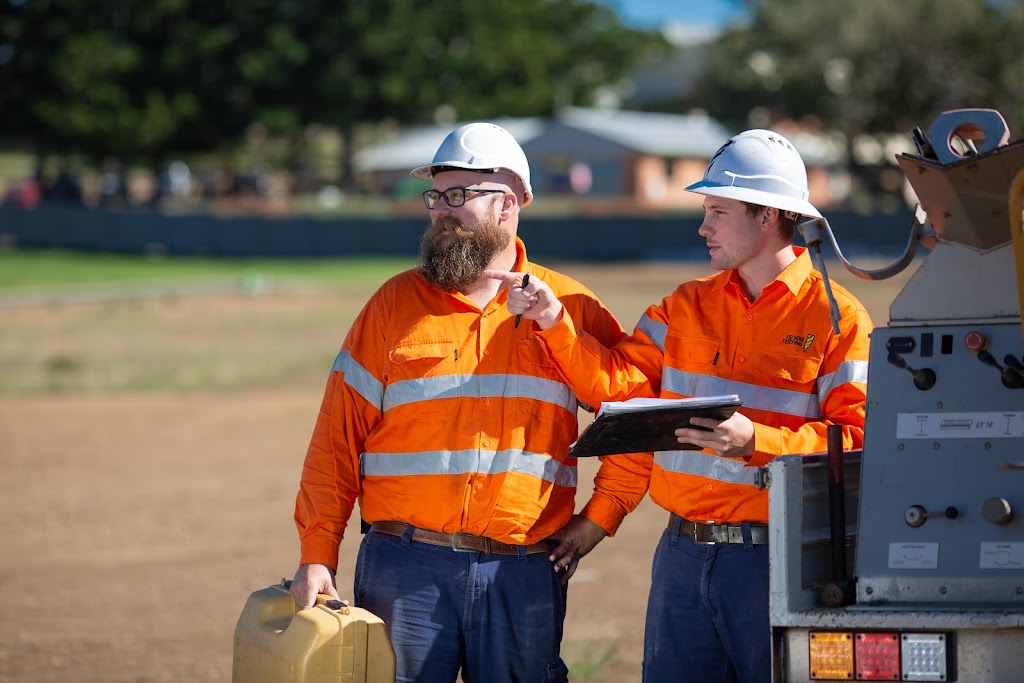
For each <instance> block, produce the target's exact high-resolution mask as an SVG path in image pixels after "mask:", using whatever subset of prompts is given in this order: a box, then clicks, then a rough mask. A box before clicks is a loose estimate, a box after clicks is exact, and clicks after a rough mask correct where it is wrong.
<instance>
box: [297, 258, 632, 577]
mask: <svg viewBox="0 0 1024 683" xmlns="http://www.w3.org/2000/svg"><path fill="white" fill-rule="evenodd" d="M516 245H517V259H516V264H515V270H516V271H520V272H527V273H530V274H531V275H532V276H535V277H537V278H539V279H541V280H543V281H544V282H546V283H547V284H548V285H550V286H551V288H552V290H553V291H554V292H555V294H556V295H557V296H558V297H559V299H560V300H561V301H562V303H563V304H564V306H565V308H566V310H567V311H571V313H572V316H573V319H574V320H575V321H576V324H577V325H579V327H580V329H583V330H586V331H587V332H588V333H590V334H592V335H594V337H595V338H596V339H598V340H600V341H601V342H602V343H605V344H608V345H614V344H615V343H616V342H618V341H619V340H621V339H622V338H624V337H625V331H624V330H623V329H622V327H621V326H620V325H619V323H618V322H617V321H616V320H615V318H614V316H613V315H612V314H611V313H610V312H609V311H608V310H607V309H606V308H605V307H604V306H603V305H602V304H601V303H600V302H599V301H598V300H597V297H596V296H594V294H593V293H592V292H591V291H590V290H588V289H587V288H586V287H584V286H583V285H581V284H579V283H578V282H576V281H574V280H572V279H570V278H568V277H566V276H564V275H561V274H559V273H556V272H554V271H551V270H548V269H546V268H543V267H540V266H537V265H534V264H531V263H528V262H527V259H526V251H525V248H524V247H523V244H522V242H521V241H520V240H518V239H517V240H516ZM507 301H508V296H507V290H503V291H502V292H501V293H500V294H499V295H498V296H497V297H496V298H495V299H494V300H493V301H491V302H490V303H489V304H488V305H487V307H486V308H485V309H484V310H480V308H479V307H478V306H477V305H476V304H474V303H473V302H472V301H471V300H470V299H468V298H466V297H465V296H463V295H462V294H460V293H458V292H455V293H451V292H443V291H441V290H440V289H438V288H436V287H433V286H431V285H430V284H428V283H427V281H426V280H424V279H423V277H422V276H420V275H419V274H418V273H417V272H416V271H414V270H410V271H407V272H404V273H401V274H399V275H397V276H395V277H393V278H391V279H390V280H388V281H387V282H386V283H384V285H382V286H381V288H380V289H379V290H378V291H377V292H376V293H375V294H374V295H373V297H372V298H371V299H370V301H369V302H368V303H367V304H366V306H365V307H364V308H363V310H362V312H361V313H360V314H359V316H358V318H357V319H356V321H355V322H354V323H353V325H352V328H351V330H350V331H349V333H348V336H347V337H346V339H345V342H344V345H343V346H342V348H341V352H340V353H339V354H338V357H337V359H336V360H335V361H334V367H333V370H332V372H331V375H330V377H329V379H328V382H327V388H326V392H325V395H324V399H323V404H322V406H321V409H320V415H319V418H318V419H317V423H316V427H315V429H314V432H313V436H312V439H311V442H310V445H309V449H308V451H307V453H306V460H305V464H304V466H303V469H302V480H301V484H300V489H299V494H298V498H297V500H296V504H295V523H296V526H297V527H298V530H299V536H300V540H301V546H302V551H301V553H302V556H301V562H302V563H307V562H315V563H320V564H325V565H328V566H330V567H336V566H337V562H338V546H339V544H340V542H341V538H342V535H343V532H344V529H345V526H346V523H347V521H348V518H349V516H350V514H351V512H352V509H353V506H354V505H355V501H356V499H357V498H358V500H359V507H360V513H361V516H362V518H363V520H365V521H367V522H375V521H381V520H393V521H400V522H406V523H408V524H414V525H415V526H418V527H423V528H426V529H432V530H434V531H441V532H444V533H456V532H468V533H472V534H476V535H479V536H487V537H489V538H492V539H496V540H499V541H503V542H505V543H515V544H524V545H526V544H531V543H535V542H537V541H539V540H542V539H544V538H546V537H547V536H548V535H550V534H551V533H553V532H554V531H557V530H558V529H560V528H561V527H562V526H563V525H564V524H565V523H566V522H567V521H568V520H569V519H570V518H571V516H572V514H573V511H574V510H575V500H574V497H575V491H576V479H577V474H576V459H575V458H568V457H566V453H567V451H568V450H569V445H570V444H571V443H572V442H573V441H575V439H576V437H577V436H578V426H577V408H578V402H577V399H576V396H575V395H574V394H573V392H572V390H571V389H569V387H568V386H567V385H566V384H565V382H564V380H562V378H561V377H560V376H559V374H558V371H557V370H556V369H555V367H554V366H553V365H552V363H551V361H550V360H548V359H547V357H546V354H545V352H544V349H543V347H542V346H541V345H540V342H538V341H537V338H536V336H535V334H534V331H533V328H534V325H533V323H532V321H530V320H523V322H522V324H520V326H519V328H518V329H515V328H514V327H513V316H512V315H511V314H510V313H509V311H508V307H507V305H506V304H507Z"/></svg>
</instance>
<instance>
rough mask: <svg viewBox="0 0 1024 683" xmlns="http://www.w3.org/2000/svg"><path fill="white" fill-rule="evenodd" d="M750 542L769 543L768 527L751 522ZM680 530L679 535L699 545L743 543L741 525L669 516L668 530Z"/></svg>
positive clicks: (673, 514) (760, 523) (672, 513)
mask: <svg viewBox="0 0 1024 683" xmlns="http://www.w3.org/2000/svg"><path fill="white" fill-rule="evenodd" d="M749 524H750V540H751V542H752V543H754V544H755V545H760V544H763V543H767V542H768V525H767V524H764V523H763V522H750V523H749ZM677 525H678V528H679V535H680V536H685V537H686V538H689V539H690V540H692V541H695V542H697V543H743V527H742V526H741V525H739V524H705V523H702V522H691V521H690V520H688V519H686V518H685V517H680V516H679V515H677V514H675V513H674V512H670V513H669V515H668V528H669V529H671V530H672V531H675V530H676V526H677Z"/></svg>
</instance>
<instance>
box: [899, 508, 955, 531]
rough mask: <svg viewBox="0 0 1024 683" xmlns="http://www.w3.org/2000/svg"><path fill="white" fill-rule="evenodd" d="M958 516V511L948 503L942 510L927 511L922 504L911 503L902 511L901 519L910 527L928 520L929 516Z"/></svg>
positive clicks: (950, 517) (948, 517)
mask: <svg viewBox="0 0 1024 683" xmlns="http://www.w3.org/2000/svg"><path fill="white" fill-rule="evenodd" d="M959 516H960V511H959V510H957V509H956V508H955V507H953V506H952V505H950V506H949V507H948V508H946V509H945V510H943V511H942V512H928V511H927V510H925V509H924V506H922V505H911V506H910V507H909V508H907V511H906V512H904V513H903V521H905V522H906V523H907V526H910V527H915V528H916V527H919V526H921V525H922V524H924V523H925V522H927V521H928V518H929V517H945V518H946V519H956V518H957V517H959Z"/></svg>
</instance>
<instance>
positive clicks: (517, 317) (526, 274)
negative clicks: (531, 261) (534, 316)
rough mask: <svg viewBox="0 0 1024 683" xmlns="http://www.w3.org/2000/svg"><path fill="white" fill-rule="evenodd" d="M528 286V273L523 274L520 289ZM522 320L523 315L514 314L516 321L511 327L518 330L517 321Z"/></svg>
mask: <svg viewBox="0 0 1024 683" xmlns="http://www.w3.org/2000/svg"><path fill="white" fill-rule="evenodd" d="M528 284H530V274H529V273H524V274H523V284H522V285H520V289H526V285H528ZM522 319H523V314H522V313H516V321H515V323H514V324H513V327H515V328H516V329H517V330H518V329H519V321H520V320H522Z"/></svg>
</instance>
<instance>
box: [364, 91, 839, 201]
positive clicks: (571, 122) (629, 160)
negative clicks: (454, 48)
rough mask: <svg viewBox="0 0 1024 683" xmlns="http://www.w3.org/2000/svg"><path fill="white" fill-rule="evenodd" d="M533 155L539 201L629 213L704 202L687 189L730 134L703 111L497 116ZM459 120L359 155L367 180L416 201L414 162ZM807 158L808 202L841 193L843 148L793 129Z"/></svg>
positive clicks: (418, 187)
mask: <svg viewBox="0 0 1024 683" xmlns="http://www.w3.org/2000/svg"><path fill="white" fill-rule="evenodd" d="M494 122H495V123H497V124H498V125H501V126H502V127H504V128H505V129H507V130H508V131H509V133H511V134H512V136H513V137H515V138H516V140H518V141H519V144H520V145H522V147H523V150H524V151H525V152H526V155H527V157H528V158H529V160H530V172H531V176H532V178H531V182H532V185H533V188H534V192H535V194H536V196H537V204H538V206H541V205H543V204H549V205H550V204H552V203H558V202H560V201H561V202H571V208H572V209H573V210H574V211H578V212H580V213H593V214H627V213H637V212H640V213H645V212H659V211H686V210H699V209H700V206H701V204H702V200H703V197H702V196H700V195H696V194H693V193H691V192H686V189H685V188H686V186H687V185H689V184H691V183H693V182H696V181H697V180H699V179H700V178H701V176H702V174H703V172H704V169H705V167H706V166H707V163H708V161H709V160H710V159H711V157H712V156H713V155H714V153H715V152H716V151H717V150H718V148H719V147H720V146H721V145H722V144H723V143H725V142H726V141H727V140H728V139H729V138H730V137H732V135H734V134H735V133H736V132H738V131H730V130H728V129H726V128H725V127H724V126H722V125H721V124H720V123H718V122H717V121H715V120H714V119H712V118H711V117H709V116H708V115H707V114H704V113H703V112H694V113H689V114H668V113H657V112H644V111H627V110H606V109H587V108H578V107H569V108H566V109H563V110H561V111H559V113H558V114H557V115H556V116H553V117H551V118H539V117H530V118H505V119H495V120H494ZM454 127H455V125H454V124H445V125H443V126H425V127H415V128H409V129H405V130H402V131H400V132H398V133H397V134H396V136H395V137H394V138H393V139H391V140H389V141H387V142H385V143H382V144H378V145H375V146H372V147H368V148H366V149H364V150H362V151H361V152H360V153H358V154H357V155H356V166H357V171H358V173H359V174H360V177H361V179H362V182H363V184H364V186H365V187H366V188H367V189H368V190H369V191H370V192H374V193H380V194H385V195H389V196H392V197H394V198H395V199H396V200H398V202H399V203H400V204H402V203H403V200H404V201H405V202H408V206H409V209H410V210H413V209H416V210H419V209H421V208H422V205H420V204H418V202H419V201H420V200H419V196H418V195H419V193H420V192H421V191H422V190H423V189H425V188H426V185H425V183H423V182H422V181H415V180H413V179H412V178H410V177H409V169H411V168H414V167H416V166H419V165H421V164H423V163H425V162H426V161H429V160H430V159H431V158H432V157H433V155H434V152H435V150H436V149H437V147H438V146H439V145H440V144H441V141H442V140H443V139H444V137H445V136H446V135H447V134H448V133H449V132H450V131H451V129H452V128H454ZM791 139H792V142H793V144H794V145H796V147H797V148H798V149H799V150H800V152H801V154H802V155H803V157H804V161H805V163H806V164H807V167H808V181H809V185H810V190H811V202H812V203H814V204H815V205H816V206H819V207H822V208H825V207H828V206H830V205H831V204H833V203H834V202H835V201H836V200H837V199H841V197H836V196H835V191H834V190H835V188H836V187H837V183H836V182H835V181H834V176H835V175H837V174H841V172H842V171H841V169H842V166H843V151H842V149H841V148H840V147H837V146H835V145H830V144H827V141H823V140H821V139H819V138H816V137H815V136H812V135H801V136H797V137H795V138H791Z"/></svg>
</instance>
